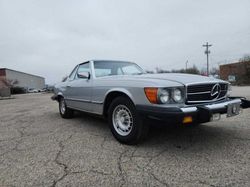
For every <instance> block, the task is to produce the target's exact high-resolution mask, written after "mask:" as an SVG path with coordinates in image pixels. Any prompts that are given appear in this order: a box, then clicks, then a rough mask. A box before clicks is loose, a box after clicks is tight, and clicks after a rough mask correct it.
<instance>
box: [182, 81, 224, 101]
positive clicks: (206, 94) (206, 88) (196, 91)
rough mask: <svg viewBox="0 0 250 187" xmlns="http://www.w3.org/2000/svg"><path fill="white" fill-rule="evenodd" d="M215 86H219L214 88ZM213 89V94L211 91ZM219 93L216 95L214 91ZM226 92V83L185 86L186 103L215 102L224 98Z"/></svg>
mask: <svg viewBox="0 0 250 187" xmlns="http://www.w3.org/2000/svg"><path fill="white" fill-rule="evenodd" d="M215 85H216V86H217V85H219V87H218V88H215ZM213 88H214V91H215V92H214V94H215V95H213V94H211V93H212V90H213ZM218 90H219V92H218V93H217V92H216V91H218ZM227 90H228V84H226V83H209V84H196V85H189V86H187V103H204V102H211V101H217V100H220V99H222V98H225V96H226V94H227Z"/></svg>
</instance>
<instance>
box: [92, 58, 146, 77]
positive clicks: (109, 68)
mask: <svg viewBox="0 0 250 187" xmlns="http://www.w3.org/2000/svg"><path fill="white" fill-rule="evenodd" d="M94 69H95V76H96V77H103V76H111V75H140V74H143V73H144V71H143V70H142V69H141V68H140V67H139V66H138V65H137V64H135V63H131V62H122V61H94Z"/></svg>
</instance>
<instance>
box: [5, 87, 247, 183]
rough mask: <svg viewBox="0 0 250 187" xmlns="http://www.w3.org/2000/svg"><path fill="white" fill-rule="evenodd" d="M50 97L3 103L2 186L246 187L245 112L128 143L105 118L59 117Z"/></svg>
mask: <svg viewBox="0 0 250 187" xmlns="http://www.w3.org/2000/svg"><path fill="white" fill-rule="evenodd" d="M238 93H239V94H240V95H244V96H247V97H248V98H250V89H249V87H234V91H233V94H238ZM50 96H51V95H50V94H27V95H16V96H15V98H14V99H9V100H0V186H137V187H138V186H250V169H249V168H250V123H249V121H250V115H249V114H250V109H247V110H245V111H244V113H243V114H242V115H240V116H237V117H234V118H227V119H226V118H225V119H222V120H221V121H217V122H211V123H207V124H203V125H201V126H198V127H196V128H194V127H193V128H191V127H188V126H187V127H173V126H160V125H157V124H152V126H153V127H151V130H150V133H149V136H148V138H147V139H146V140H145V141H144V142H143V143H142V144H139V145H137V146H126V145H122V144H120V143H118V142H117V141H116V140H115V139H114V138H113V136H112V135H111V133H110V130H109V128H108V125H107V123H106V122H105V121H104V120H102V119H98V118H96V117H92V116H89V115H87V114H83V113H79V114H77V115H76V116H75V118H73V119H69V120H66V119H62V118H61V117H60V116H59V114H58V106H57V103H56V102H53V101H51V100H50Z"/></svg>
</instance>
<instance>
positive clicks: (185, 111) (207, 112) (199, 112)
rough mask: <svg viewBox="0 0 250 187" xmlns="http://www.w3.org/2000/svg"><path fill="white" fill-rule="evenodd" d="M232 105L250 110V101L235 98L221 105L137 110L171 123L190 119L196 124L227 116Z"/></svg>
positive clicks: (143, 114) (155, 107)
mask: <svg viewBox="0 0 250 187" xmlns="http://www.w3.org/2000/svg"><path fill="white" fill-rule="evenodd" d="M230 105H235V106H239V107H240V108H249V107H250V101H248V100H246V99H245V98H240V97H234V98H228V100H226V101H223V102H220V103H209V104H204V105H197V106H185V107H158V106H146V105H137V106H136V109H137V111H138V113H139V114H140V115H141V116H144V117H149V118H152V119H157V120H163V121H166V122H169V123H179V124H180V123H185V122H184V118H186V117H189V118H191V119H192V122H194V123H206V122H209V121H211V120H212V117H213V114H227V115H228V112H229V111H228V109H229V106H230ZM234 115H237V114H234Z"/></svg>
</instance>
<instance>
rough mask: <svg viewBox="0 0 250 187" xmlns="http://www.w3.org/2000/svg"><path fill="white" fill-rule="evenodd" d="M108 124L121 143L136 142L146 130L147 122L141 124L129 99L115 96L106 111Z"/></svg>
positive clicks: (143, 135)
mask: <svg viewBox="0 0 250 187" xmlns="http://www.w3.org/2000/svg"><path fill="white" fill-rule="evenodd" d="M108 120H109V126H110V129H111V132H112V134H113V135H114V137H115V138H116V139H117V140H118V141H119V142H121V143H125V144H137V143H138V142H139V141H140V140H142V139H143V138H144V137H145V136H146V134H147V132H148V124H147V123H145V124H143V120H142V118H141V117H140V116H139V115H138V114H137V112H136V108H135V106H134V104H133V103H132V101H131V100H129V99H128V98H126V97H117V98H115V99H114V100H113V101H112V103H111V105H110V107H109V111H108Z"/></svg>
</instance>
